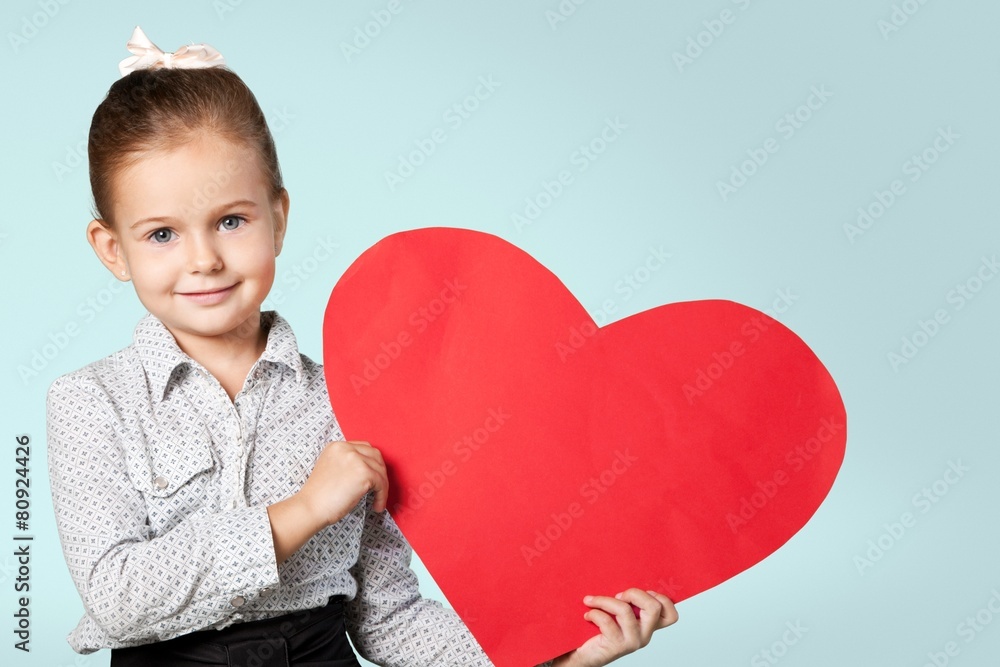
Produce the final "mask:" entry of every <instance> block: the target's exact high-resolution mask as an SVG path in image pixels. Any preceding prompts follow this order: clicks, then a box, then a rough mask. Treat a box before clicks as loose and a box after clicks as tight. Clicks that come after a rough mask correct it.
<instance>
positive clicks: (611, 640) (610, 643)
mask: <svg viewBox="0 0 1000 667" xmlns="http://www.w3.org/2000/svg"><path fill="white" fill-rule="evenodd" d="M583 602H584V604H586V605H588V606H590V607H593V608H592V609H591V610H590V611H588V612H587V613H585V614H584V615H583V617H584V618H585V619H587V620H588V621H590V622H591V623H594V624H596V625H597V627H598V628H600V629H601V634H599V635H597V636H595V637H591V638H590V639H588V640H587V641H586V642H585V643H584V644H583V646H581V647H580V648H578V649H576V650H575V651H570V652H569V653H566V654H564V655H561V656H559V657H558V658H556V659H555V661H554V662H553V663H552V665H553V667H599V666H600V665H606V664H608V663H609V662H612V661H614V660H617V659H618V658H620V657H622V656H623V655H626V654H628V653H632V652H633V651H635V650H637V649H640V648H642V647H643V646H645V645H646V644H648V643H649V639H650V637H652V635H653V631H654V630H659V629H660V628H665V627H667V626H668V625H673V624H674V623H676V622H677V610H676V609H675V608H674V603H673V602H671V601H670V599H669V598H668V597H667V596H665V595H660V594H659V593H654V592H653V591H649V592H647V591H643V590H640V589H638V588H630V589H628V590H627V591H625V592H624V593H619V594H618V595H616V596H615V597H613V598H612V597H605V596H601V595H595V596H588V597H586V598H584V599H583ZM632 605H635V606H636V607H638V608H639V610H640V613H639V618H636V616H635V612H633V611H632Z"/></svg>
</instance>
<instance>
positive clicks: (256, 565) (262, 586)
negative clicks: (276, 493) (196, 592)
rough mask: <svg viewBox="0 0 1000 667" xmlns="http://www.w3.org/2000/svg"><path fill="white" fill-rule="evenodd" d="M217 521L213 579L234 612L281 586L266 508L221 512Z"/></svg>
mask: <svg viewBox="0 0 1000 667" xmlns="http://www.w3.org/2000/svg"><path fill="white" fill-rule="evenodd" d="M218 521H219V522H220V524H221V525H219V526H218V528H219V530H218V533H217V535H216V539H215V540H214V541H213V543H214V548H215V549H216V550H217V552H216V554H215V560H214V566H213V572H212V576H213V577H214V578H215V581H218V582H219V595H220V596H223V597H228V600H229V606H230V607H231V608H232V610H233V611H234V612H235V611H239V608H240V607H242V606H243V605H245V604H246V603H248V602H250V601H251V600H254V599H256V598H257V597H259V596H260V595H262V594H266V593H268V592H270V591H271V589H273V588H275V587H277V586H278V585H279V584H280V583H281V581H280V578H279V577H278V564H277V561H276V559H275V555H274V537H273V536H272V535H271V521H270V518H269V517H268V514H267V507H266V506H261V505H256V506H253V507H243V508H239V509H236V510H232V511H228V512H222V513H221V514H220V515H219V516H218Z"/></svg>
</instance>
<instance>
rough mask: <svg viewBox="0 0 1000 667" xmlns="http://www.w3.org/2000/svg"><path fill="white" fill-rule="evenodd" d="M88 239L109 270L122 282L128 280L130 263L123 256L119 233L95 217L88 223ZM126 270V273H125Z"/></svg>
mask: <svg viewBox="0 0 1000 667" xmlns="http://www.w3.org/2000/svg"><path fill="white" fill-rule="evenodd" d="M87 241H88V242H89V243H90V246H91V247H92V248H93V249H94V252H95V253H97V258H98V259H99V260H101V263H102V264H104V266H106V267H108V271H110V272H111V273H113V274H114V276H115V278H118V280H121V281H122V282H128V279H129V276H128V265H127V264H126V263H125V258H124V257H122V254H121V247H120V244H119V241H118V235H117V234H116V233H115V232H114V230H113V229H111V228H110V227H105V226H104V225H103V224H102V222H101V221H100V220H97V219H94V220H91V221H90V224H88V225H87ZM123 272H124V273H123Z"/></svg>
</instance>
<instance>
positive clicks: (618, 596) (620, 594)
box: [615, 593, 623, 600]
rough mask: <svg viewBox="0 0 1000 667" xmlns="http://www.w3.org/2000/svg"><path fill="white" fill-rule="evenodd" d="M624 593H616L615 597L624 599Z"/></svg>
mask: <svg viewBox="0 0 1000 667" xmlns="http://www.w3.org/2000/svg"><path fill="white" fill-rule="evenodd" d="M622 595H623V593H619V594H618V595H616V596H615V597H616V598H618V599H619V600H621V599H622Z"/></svg>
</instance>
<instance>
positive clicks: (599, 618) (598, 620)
mask: <svg viewBox="0 0 1000 667" xmlns="http://www.w3.org/2000/svg"><path fill="white" fill-rule="evenodd" d="M583 617H584V618H585V619H586V620H588V621H590V622H591V623H593V624H594V625H596V626H597V629H598V630H600V631H601V634H602V635H603V636H604V638H605V639H607V640H608V641H609V642H610V643H611V645H612V646H621V645H622V644H624V642H625V637H624V635H623V634H622V629H621V627H619V625H618V623H617V622H616V621H615V617H614V616H612V615H610V614H607V613H605V612H603V611H601V610H600V609H590V610H589V611H587V612H586V613H585V614H584V615H583Z"/></svg>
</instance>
